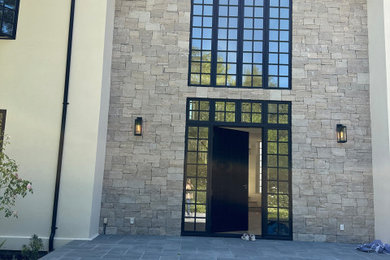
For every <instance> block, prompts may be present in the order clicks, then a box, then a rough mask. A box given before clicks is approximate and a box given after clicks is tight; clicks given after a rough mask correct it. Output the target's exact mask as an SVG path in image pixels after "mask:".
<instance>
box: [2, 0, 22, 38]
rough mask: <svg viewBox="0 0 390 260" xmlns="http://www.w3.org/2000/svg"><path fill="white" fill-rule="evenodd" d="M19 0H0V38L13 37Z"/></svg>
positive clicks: (14, 35)
mask: <svg viewBox="0 0 390 260" xmlns="http://www.w3.org/2000/svg"><path fill="white" fill-rule="evenodd" d="M18 11H19V0H0V39H15V37H16V26H17V23H18Z"/></svg>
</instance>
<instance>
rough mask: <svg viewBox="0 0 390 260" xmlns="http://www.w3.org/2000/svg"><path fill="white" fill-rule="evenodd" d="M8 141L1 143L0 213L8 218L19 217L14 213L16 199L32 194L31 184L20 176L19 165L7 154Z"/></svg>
mask: <svg viewBox="0 0 390 260" xmlns="http://www.w3.org/2000/svg"><path fill="white" fill-rule="evenodd" d="M7 144H8V139H6V141H5V142H4V143H3V144H1V143H0V213H1V212H2V211H3V213H4V215H5V217H6V218H8V217H11V216H14V217H17V216H18V215H17V213H16V211H13V207H14V206H15V202H16V199H17V198H18V197H25V196H26V195H27V193H28V192H30V193H32V192H33V191H32V188H31V183H30V182H29V181H28V180H23V179H22V178H20V177H19V176H18V165H17V164H16V161H15V160H14V159H11V158H10V157H9V156H8V155H7V154H5V152H4V151H5V146H6V145H7Z"/></svg>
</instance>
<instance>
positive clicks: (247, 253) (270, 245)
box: [41, 235, 390, 260]
mask: <svg viewBox="0 0 390 260" xmlns="http://www.w3.org/2000/svg"><path fill="white" fill-rule="evenodd" d="M355 248H356V245H352V244H339V243H314V242H298V241H280V240H257V241H255V242H251V241H242V240H241V239H239V238H215V237H161V236H119V235H106V236H99V237H97V238H96V239H94V240H93V241H73V242H70V243H69V244H67V245H66V246H64V247H62V248H60V249H57V250H55V251H54V252H52V253H50V254H48V255H46V256H45V257H43V258H41V259H44V260H51V259H60V260H68V259H69V260H70V259H72V260H84V259H112V260H114V259H157V260H179V259H180V260H198V259H199V260H228V259H236V260H237V259H269V260H282V259H283V260H285V259H286V260H298V259H299V260H302V259H314V260H317V259H329V260H335V259H340V260H349V259H353V260H357V259H390V255H383V254H382V255H378V254H375V253H370V254H369V253H363V252H359V251H357V250H355Z"/></svg>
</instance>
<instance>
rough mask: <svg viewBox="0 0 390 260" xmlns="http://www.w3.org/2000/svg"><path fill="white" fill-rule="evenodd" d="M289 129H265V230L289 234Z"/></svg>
mask: <svg viewBox="0 0 390 260" xmlns="http://www.w3.org/2000/svg"><path fill="white" fill-rule="evenodd" d="M289 168H290V162H289V130H276V129H275V130H274V129H269V130H268V131H267V211H266V212H267V231H268V235H279V236H287V235H289V234H290V228H291V227H290V217H291V216H290V196H291V194H290V190H289Z"/></svg>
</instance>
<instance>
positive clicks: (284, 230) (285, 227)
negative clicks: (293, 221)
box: [279, 222, 290, 236]
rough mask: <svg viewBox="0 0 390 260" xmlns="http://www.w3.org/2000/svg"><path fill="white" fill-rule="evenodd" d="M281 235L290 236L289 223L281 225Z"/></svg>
mask: <svg viewBox="0 0 390 260" xmlns="http://www.w3.org/2000/svg"><path fill="white" fill-rule="evenodd" d="M279 234H280V235H281V236H288V235H289V234H290V224H289V223H288V222H283V223H279Z"/></svg>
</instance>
